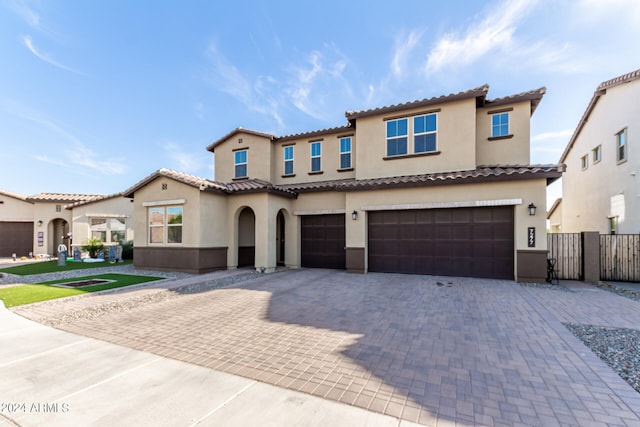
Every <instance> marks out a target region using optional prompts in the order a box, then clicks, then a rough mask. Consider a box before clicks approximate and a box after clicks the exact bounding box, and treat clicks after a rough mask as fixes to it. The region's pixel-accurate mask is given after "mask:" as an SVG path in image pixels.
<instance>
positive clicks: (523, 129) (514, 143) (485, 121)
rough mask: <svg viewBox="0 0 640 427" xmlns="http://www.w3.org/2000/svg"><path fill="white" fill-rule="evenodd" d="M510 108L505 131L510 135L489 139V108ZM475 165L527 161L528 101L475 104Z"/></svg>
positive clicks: (529, 104) (528, 155)
mask: <svg viewBox="0 0 640 427" xmlns="http://www.w3.org/2000/svg"><path fill="white" fill-rule="evenodd" d="M506 108H513V110H512V111H508V114H509V133H510V134H511V135H513V138H507V139H497V140H493V141H489V139H488V138H489V137H490V136H491V114H488V113H489V112H492V111H498V110H503V109H506ZM476 115H477V117H476V135H477V141H476V144H477V146H476V163H477V165H527V164H529V157H530V152H529V150H530V144H529V140H530V132H531V130H530V126H531V120H530V117H531V102H530V101H525V102H519V103H516V104H507V105H500V106H499V107H493V108H492V107H488V108H479V109H478V110H477V112H476Z"/></svg>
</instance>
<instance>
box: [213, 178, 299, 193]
mask: <svg viewBox="0 0 640 427" xmlns="http://www.w3.org/2000/svg"><path fill="white" fill-rule="evenodd" d="M225 186H226V188H227V192H229V193H256V192H262V191H268V192H276V193H280V194H282V195H285V196H287V197H296V193H295V192H294V191H292V190H291V189H289V188H285V187H282V186H277V185H273V184H271V183H270V182H267V181H263V180H261V179H246V180H241V181H233V182H229V183H226V184H225Z"/></svg>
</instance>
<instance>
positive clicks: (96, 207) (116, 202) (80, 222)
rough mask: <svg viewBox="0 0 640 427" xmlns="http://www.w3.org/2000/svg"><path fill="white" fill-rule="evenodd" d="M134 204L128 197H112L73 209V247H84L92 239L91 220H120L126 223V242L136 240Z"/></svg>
mask: <svg viewBox="0 0 640 427" xmlns="http://www.w3.org/2000/svg"><path fill="white" fill-rule="evenodd" d="M133 213H134V204H133V203H132V199H129V198H126V197H112V198H109V199H105V200H100V201H97V202H94V203H89V204H85V205H81V206H78V207H75V208H73V211H72V216H73V220H72V225H71V232H72V233H73V243H72V246H73V247H76V246H82V244H83V242H84V241H85V240H86V239H88V238H90V237H91V226H90V223H91V221H90V219H91V218H119V219H124V221H125V227H126V231H125V241H130V240H133V239H134V233H133V230H134V229H133V227H134V219H133Z"/></svg>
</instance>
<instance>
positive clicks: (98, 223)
mask: <svg viewBox="0 0 640 427" xmlns="http://www.w3.org/2000/svg"><path fill="white" fill-rule="evenodd" d="M89 227H90V230H91V237H93V238H98V239H100V240H102V241H103V242H104V243H118V242H122V241H124V239H125V234H126V229H127V227H126V225H125V220H124V218H91V220H90V222H89Z"/></svg>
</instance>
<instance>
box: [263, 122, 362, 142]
mask: <svg viewBox="0 0 640 427" xmlns="http://www.w3.org/2000/svg"><path fill="white" fill-rule="evenodd" d="M352 131H353V127H351V125H346V126H336V127H333V128H327V129H320V130H313V131H309V132H301V133H293V134H290V135H284V136H279V137H277V138H276V139H275V141H276V142H280V141H291V140H294V139H305V138H314V137H316V136H322V135H328V134H332V133H339V132H352Z"/></svg>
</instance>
